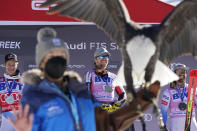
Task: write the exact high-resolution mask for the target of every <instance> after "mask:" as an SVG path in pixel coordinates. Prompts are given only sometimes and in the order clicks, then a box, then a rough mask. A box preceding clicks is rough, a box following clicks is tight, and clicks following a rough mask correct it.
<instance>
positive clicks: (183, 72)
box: [175, 69, 187, 75]
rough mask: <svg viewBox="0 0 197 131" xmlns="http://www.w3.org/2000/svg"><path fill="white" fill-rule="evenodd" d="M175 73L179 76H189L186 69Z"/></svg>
mask: <svg viewBox="0 0 197 131" xmlns="http://www.w3.org/2000/svg"><path fill="white" fill-rule="evenodd" d="M175 73H176V74H177V75H184V74H187V70H185V69H177V70H176V71H175Z"/></svg>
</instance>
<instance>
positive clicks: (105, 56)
mask: <svg viewBox="0 0 197 131" xmlns="http://www.w3.org/2000/svg"><path fill="white" fill-rule="evenodd" d="M99 58H100V59H103V58H105V59H109V55H100V56H99Z"/></svg>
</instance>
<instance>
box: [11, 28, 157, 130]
mask: <svg viewBox="0 0 197 131" xmlns="http://www.w3.org/2000/svg"><path fill="white" fill-rule="evenodd" d="M37 39H38V44H37V46H36V64H37V65H38V67H39V69H34V70H30V71H27V72H26V73H24V74H23V76H22V80H21V81H22V82H23V83H24V89H23V96H22V98H21V103H22V105H23V108H24V110H23V109H22V108H20V111H19V114H16V113H15V119H16V121H14V120H11V119H10V121H11V122H12V124H13V126H14V127H15V129H16V131H30V130H32V131H95V130H98V131H113V130H115V131H116V130H120V129H125V128H127V127H128V126H129V125H130V124H131V123H132V122H133V121H134V120H135V119H137V118H138V117H139V115H140V113H139V112H137V105H140V106H141V109H142V111H145V110H146V109H147V108H148V107H150V106H151V102H150V101H146V100H144V99H143V98H142V95H143V92H144V90H141V91H139V92H138V93H137V98H136V99H134V100H133V101H132V102H131V103H129V104H128V105H127V106H125V107H123V108H121V109H120V110H118V111H116V112H114V113H108V112H106V111H103V110H102V109H101V108H100V107H99V105H98V104H97V103H96V102H95V101H94V99H93V97H92V95H91V94H90V93H89V91H88V90H86V85H85V84H84V85H83V84H81V83H80V82H79V79H78V77H75V76H76V75H74V73H72V72H71V73H70V72H65V70H66V65H67V64H68V62H69V53H68V49H67V46H66V45H65V44H64V42H63V41H62V40H61V39H59V38H57V37H56V32H55V31H54V30H53V29H52V28H42V29H41V30H40V31H39V32H38V35H37ZM83 87H84V88H83ZM159 87H160V84H159V82H156V83H154V84H153V85H151V88H150V90H149V91H150V93H152V94H153V95H154V96H155V97H156V96H157V93H158V91H159ZM26 105H29V106H26ZM28 107H30V109H28ZM29 110H30V112H31V113H33V117H32V115H27V114H28V113H27V112H28V111H29Z"/></svg>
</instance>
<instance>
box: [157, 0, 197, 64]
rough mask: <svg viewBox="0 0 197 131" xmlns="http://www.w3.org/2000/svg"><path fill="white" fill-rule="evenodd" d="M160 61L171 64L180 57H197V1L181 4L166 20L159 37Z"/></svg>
mask: <svg viewBox="0 0 197 131" xmlns="http://www.w3.org/2000/svg"><path fill="white" fill-rule="evenodd" d="M157 40H158V43H159V44H161V45H160V60H161V61H163V62H164V63H166V64H169V63H170V62H171V61H172V60H175V59H176V58H177V57H179V56H183V55H187V54H190V55H193V56H197V0H185V1H183V2H181V3H180V4H179V5H178V6H177V7H176V8H174V10H173V11H172V12H171V13H170V14H169V15H168V16H167V17H166V18H165V19H164V21H163V22H162V24H161V28H160V32H159V35H158V39H157Z"/></svg>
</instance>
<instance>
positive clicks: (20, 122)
mask: <svg viewBox="0 0 197 131" xmlns="http://www.w3.org/2000/svg"><path fill="white" fill-rule="evenodd" d="M28 112H29V105H25V108H24V110H23V108H22V105H21V104H20V105H19V112H16V111H15V110H14V117H15V120H16V121H15V120H12V119H11V118H10V117H9V118H8V120H9V121H10V122H11V124H12V125H13V127H14V128H15V130H16V131H31V129H32V123H33V114H30V115H28Z"/></svg>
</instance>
